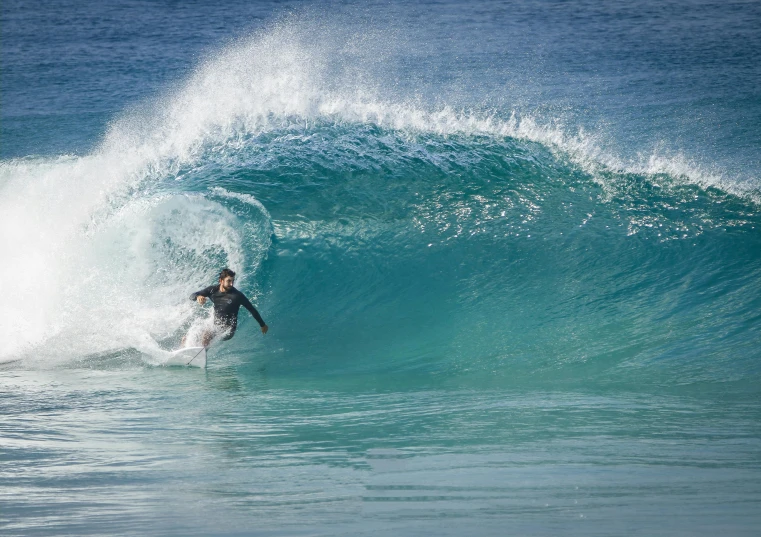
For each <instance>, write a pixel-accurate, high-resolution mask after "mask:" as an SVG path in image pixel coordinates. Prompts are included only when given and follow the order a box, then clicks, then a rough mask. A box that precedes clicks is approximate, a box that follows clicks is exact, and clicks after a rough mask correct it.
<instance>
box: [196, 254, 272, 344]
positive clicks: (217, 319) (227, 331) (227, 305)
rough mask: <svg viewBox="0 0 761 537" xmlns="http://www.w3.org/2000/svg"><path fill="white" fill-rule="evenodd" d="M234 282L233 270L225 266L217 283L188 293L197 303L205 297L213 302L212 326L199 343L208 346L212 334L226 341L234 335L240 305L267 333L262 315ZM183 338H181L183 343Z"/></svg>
mask: <svg viewBox="0 0 761 537" xmlns="http://www.w3.org/2000/svg"><path fill="white" fill-rule="evenodd" d="M233 283H235V272H233V271H232V270H230V269H228V268H226V269H222V272H220V273H219V283H218V284H216V285H210V286H209V287H207V288H206V289H201V290H200V291H198V292H196V293H193V294H192V295H190V300H195V301H197V302H198V303H199V304H204V303H206V299H207V298H208V299H211V301H212V303H213V304H214V328H213V329H211V330H206V331H205V332H204V334H203V337H202V338H201V345H203V346H204V347H208V346H209V343H211V340H212V339H213V338H214V336H218V335H219V336H222V341H227V340H228V339H231V338H232V337H233V336H234V335H235V329H236V328H237V326H238V310H239V309H240V307H241V306H243V307H244V308H246V309H247V310H248V311H250V312H251V315H253V316H254V319H256V322H258V323H259V326H260V327H261V329H262V334H266V333H267V329H268V327H267V325H266V324H265V322H264V320H263V319H262V316H261V315H259V312H258V311H256V308H255V307H254V306H253V305H252V304H251V302H249V300H248V299H247V298H246V295H244V294H243V293H241V292H240V291H238V290H237V289H236V288H235V287H233ZM184 343H185V338H183V345H184Z"/></svg>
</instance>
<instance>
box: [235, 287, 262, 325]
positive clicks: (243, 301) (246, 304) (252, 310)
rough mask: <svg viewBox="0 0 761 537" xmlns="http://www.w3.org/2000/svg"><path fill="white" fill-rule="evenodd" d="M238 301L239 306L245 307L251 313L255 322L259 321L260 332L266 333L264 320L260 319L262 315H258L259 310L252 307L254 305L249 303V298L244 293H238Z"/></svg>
mask: <svg viewBox="0 0 761 537" xmlns="http://www.w3.org/2000/svg"><path fill="white" fill-rule="evenodd" d="M240 303H241V306H243V307H244V308H246V309H247V310H248V311H249V312H250V313H251V315H253V316H254V319H256V322H257V323H259V326H261V327H262V332H264V333H266V332H267V331H266V328H267V323H265V322H264V319H262V316H261V315H259V312H258V311H256V308H255V307H254V305H253V304H251V302H249V300H248V299H247V298H246V295H244V294H243V293H241V294H240Z"/></svg>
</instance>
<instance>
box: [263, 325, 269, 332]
mask: <svg viewBox="0 0 761 537" xmlns="http://www.w3.org/2000/svg"><path fill="white" fill-rule="evenodd" d="M267 330H269V326H267V325H266V324H265V325H264V326H262V334H266V333H267Z"/></svg>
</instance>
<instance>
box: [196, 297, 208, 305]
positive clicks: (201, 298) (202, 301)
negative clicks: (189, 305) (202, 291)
mask: <svg viewBox="0 0 761 537" xmlns="http://www.w3.org/2000/svg"><path fill="white" fill-rule="evenodd" d="M196 300H197V301H198V303H199V304H205V303H206V297H205V296H197V297H196Z"/></svg>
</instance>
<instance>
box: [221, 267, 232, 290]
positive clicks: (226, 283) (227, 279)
mask: <svg viewBox="0 0 761 537" xmlns="http://www.w3.org/2000/svg"><path fill="white" fill-rule="evenodd" d="M234 283H235V272H233V271H232V270H230V269H229V268H224V269H222V272H220V273H219V290H220V291H222V292H226V291H229V290H230V288H231V287H232V286H233V284H234Z"/></svg>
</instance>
